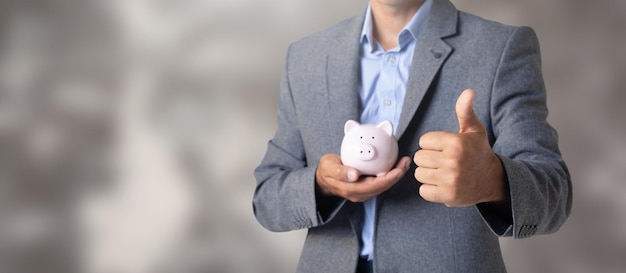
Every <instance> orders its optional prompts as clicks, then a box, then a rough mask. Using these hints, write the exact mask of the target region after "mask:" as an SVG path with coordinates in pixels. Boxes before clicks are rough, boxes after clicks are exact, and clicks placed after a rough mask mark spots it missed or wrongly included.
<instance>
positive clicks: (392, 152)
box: [341, 120, 398, 175]
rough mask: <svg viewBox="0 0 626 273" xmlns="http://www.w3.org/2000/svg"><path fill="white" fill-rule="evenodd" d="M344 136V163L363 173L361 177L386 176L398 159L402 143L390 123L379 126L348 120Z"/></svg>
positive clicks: (342, 147)
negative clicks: (399, 146)
mask: <svg viewBox="0 0 626 273" xmlns="http://www.w3.org/2000/svg"><path fill="white" fill-rule="evenodd" d="M344 134H345V136H344V137H343V142H342V143H341V162H342V163H343V164H344V165H346V166H350V167H353V168H355V169H357V170H359V172H360V174H361V175H382V174H385V173H386V172H388V171H389V170H391V168H392V167H393V165H394V163H395V162H396V160H397V159H398V142H397V141H396V139H395V138H394V136H393V125H392V124H391V122H389V121H383V122H381V123H379V124H378V125H375V124H360V123H358V122H356V121H354V120H348V121H346V124H345V126H344Z"/></svg>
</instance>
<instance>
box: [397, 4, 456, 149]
mask: <svg viewBox="0 0 626 273" xmlns="http://www.w3.org/2000/svg"><path fill="white" fill-rule="evenodd" d="M457 19H458V12H457V10H456V8H455V7H454V6H453V5H452V3H450V2H449V1H447V0H445V1H439V0H435V1H434V2H433V6H432V8H431V10H430V15H429V17H428V19H427V21H426V23H425V25H424V28H423V30H422V32H421V33H420V36H419V37H418V41H417V44H416V46H415V52H414V53H413V61H412V63H411V70H410V76H409V81H408V83H407V90H406V96H405V99H404V105H403V107H402V114H401V115H400V121H399V124H398V128H397V132H396V133H397V134H396V136H397V138H398V139H399V138H400V136H402V134H403V133H404V131H405V130H406V128H407V127H408V126H409V123H410V122H411V120H412V119H413V117H414V115H415V113H416V111H417V109H418V108H419V106H420V104H421V102H422V99H423V98H424V95H425V94H426V92H427V91H428V89H429V87H430V85H431V83H432V81H433V79H434V78H435V75H437V73H438V71H439V69H440V68H441V66H442V65H443V63H444V62H445V60H446V59H447V58H448V56H449V55H450V53H452V48H451V47H450V46H449V45H448V44H447V43H446V42H444V41H443V40H442V38H444V37H447V36H450V35H453V34H455V33H456V24H457Z"/></svg>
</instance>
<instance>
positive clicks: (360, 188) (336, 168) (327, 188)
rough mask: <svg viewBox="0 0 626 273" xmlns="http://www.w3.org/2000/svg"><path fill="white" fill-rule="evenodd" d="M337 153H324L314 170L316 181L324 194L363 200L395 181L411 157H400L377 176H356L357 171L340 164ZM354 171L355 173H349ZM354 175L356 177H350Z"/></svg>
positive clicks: (404, 169)
mask: <svg viewBox="0 0 626 273" xmlns="http://www.w3.org/2000/svg"><path fill="white" fill-rule="evenodd" d="M338 157H339V156H338V155H324V156H323V157H322V159H321V160H320V164H319V166H318V169H317V171H316V181H317V184H318V186H319V187H320V189H321V190H322V192H323V193H324V194H328V195H335V196H339V197H343V198H345V199H348V200H350V201H352V202H363V201H365V200H367V199H370V198H371V197H373V196H376V195H378V194H380V193H382V192H384V191H386V190H387V189H389V188H391V187H392V186H393V185H394V184H395V183H397V182H398V181H399V180H400V179H401V178H402V177H403V176H404V174H405V173H406V171H407V170H408V169H409V168H410V164H411V159H410V158H409V157H403V158H401V159H400V160H399V161H398V163H397V164H396V166H395V167H394V168H393V169H392V170H390V171H389V172H387V173H385V174H382V175H379V176H377V177H371V176H363V177H359V176H358V171H356V170H355V169H353V168H350V167H347V166H344V165H342V164H341V160H340V159H339V160H337V158H338ZM351 172H355V174H351ZM352 175H356V178H354V177H352Z"/></svg>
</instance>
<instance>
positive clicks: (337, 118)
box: [326, 15, 365, 140]
mask: <svg viewBox="0 0 626 273" xmlns="http://www.w3.org/2000/svg"><path fill="white" fill-rule="evenodd" d="M364 18H365V17H364V16H363V15H362V16H358V17H355V18H354V19H353V20H352V21H351V22H350V23H349V24H350V25H349V27H348V28H347V29H346V31H345V32H343V33H340V34H339V35H338V36H337V39H336V42H337V44H336V46H335V48H334V50H333V51H332V52H331V53H330V54H328V56H327V59H326V63H327V68H326V69H327V73H326V76H327V80H328V89H327V90H328V106H329V108H330V109H328V110H329V113H330V114H329V116H330V120H329V123H330V124H329V126H330V127H329V128H330V129H331V135H332V137H333V139H336V140H341V139H342V138H343V134H344V133H343V128H344V124H345V122H346V121H347V120H349V119H352V120H357V121H358V120H359V119H360V116H361V109H360V108H361V106H360V99H359V89H358V88H359V79H360V73H361V70H360V57H359V50H360V41H359V35H360V34H361V28H362V25H363V20H364Z"/></svg>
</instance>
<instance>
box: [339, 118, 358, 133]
mask: <svg viewBox="0 0 626 273" xmlns="http://www.w3.org/2000/svg"><path fill="white" fill-rule="evenodd" d="M359 126H361V124H360V123H358V122H356V121H354V120H348V121H346V124H345V125H344V126H343V133H344V134H347V133H348V132H350V131H352V129H354V128H356V127H359Z"/></svg>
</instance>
